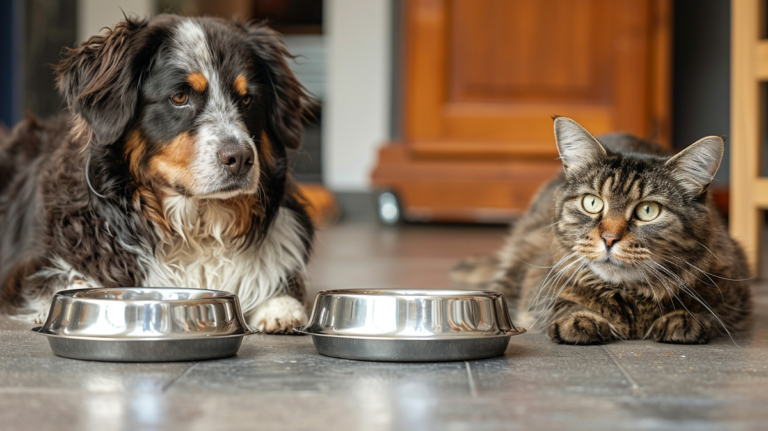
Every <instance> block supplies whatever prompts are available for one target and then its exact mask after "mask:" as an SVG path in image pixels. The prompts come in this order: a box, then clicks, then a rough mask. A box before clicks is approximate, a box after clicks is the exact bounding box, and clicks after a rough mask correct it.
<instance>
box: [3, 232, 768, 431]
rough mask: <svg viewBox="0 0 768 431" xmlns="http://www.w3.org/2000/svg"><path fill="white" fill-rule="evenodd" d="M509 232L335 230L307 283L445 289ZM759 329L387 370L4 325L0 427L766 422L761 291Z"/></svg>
mask: <svg viewBox="0 0 768 431" xmlns="http://www.w3.org/2000/svg"><path fill="white" fill-rule="evenodd" d="M504 232H505V229H503V228H500V227H495V228H494V227H472V226H405V227H401V228H396V229H388V228H381V227H378V226H376V225H373V224H370V225H364V224H361V225H340V226H337V227H335V228H332V229H330V230H328V231H326V232H321V233H320V235H319V238H318V244H317V250H316V255H315V258H314V261H313V263H312V265H311V267H310V271H311V276H312V279H313V287H312V289H313V292H314V291H317V290H321V289H330V288H353V287H358V288H359V287H381V288H383V287H403V288H441V287H450V285H449V283H448V278H447V271H448V269H449V268H450V267H451V266H452V265H453V264H454V263H455V262H456V261H457V260H458V259H459V258H461V257H463V256H465V255H468V254H484V253H489V252H491V251H493V250H495V249H497V248H498V247H499V246H500V245H501V244H502V242H503V235H504ZM761 291H762V292H763V293H761V294H760V295H759V297H758V301H757V313H756V314H757V315H756V319H755V326H754V328H753V330H751V331H750V332H748V333H745V334H739V335H738V336H737V337H736V343H738V345H739V346H740V347H737V346H736V345H735V344H734V343H733V342H731V341H730V340H729V339H727V338H721V339H718V340H716V341H715V342H713V343H712V344H709V345H705V346H676V345H664V344H656V343H653V342H648V341H631V342H620V343H614V344H610V345H606V346H590V347H572V346H558V345H555V344H552V343H551V342H550V341H549V340H548V339H547V338H546V337H545V336H543V335H541V334H530V333H529V334H526V335H524V336H520V337H515V338H513V339H512V343H511V344H510V347H509V349H508V350H507V352H506V354H505V356H503V357H499V358H495V359H489V360H482V361H470V362H458V363H456V362H454V363H437V364H391V363H366V362H355V361H345V360H338V359H333V358H327V357H323V356H319V355H317V353H316V352H315V350H314V348H313V346H312V342H311V339H309V338H307V337H298V336H254V337H251V338H247V339H246V342H245V343H244V345H243V348H242V349H241V351H240V353H239V354H238V356H237V357H234V358H230V359H225V360H218V361H210V362H199V363H167V364H114V363H97V362H82V361H73V360H68V359H63V358H58V357H55V356H53V355H52V354H51V352H50V349H49V348H48V345H47V343H46V341H45V339H43V338H42V337H37V336H33V334H31V333H30V332H29V330H28V327H27V326H26V325H21V324H19V323H16V322H13V321H10V320H7V319H5V318H3V319H2V320H0V429H4V430H6V429H7V430H17V429H34V430H47V429H51V430H53V429H56V430H67V429H73V430H75V429H76V430H107V429H201V430H214V429H227V430H241V429H242V430H253V429H269V430H281V429H284V430H320V429H334V430H354V429H359V430H388V429H408V430H411V429H412V430H430V429H435V430H438V429H439V430H446V429H448V430H472V431H475V430H496V429H499V430H508V429H565V428H573V427H577V426H578V427H580V428H583V429H610V430H615V429H673V428H674V429H686V428H690V429H697V430H698V429H702V430H709V429H760V428H762V427H763V426H764V424H765V423H766V422H765V421H766V420H768V410H766V408H765V406H766V405H768V391H766V390H765V388H766V387H768V311H767V310H768V295H766V294H765V293H764V292H765V291H766V289H765V286H761Z"/></svg>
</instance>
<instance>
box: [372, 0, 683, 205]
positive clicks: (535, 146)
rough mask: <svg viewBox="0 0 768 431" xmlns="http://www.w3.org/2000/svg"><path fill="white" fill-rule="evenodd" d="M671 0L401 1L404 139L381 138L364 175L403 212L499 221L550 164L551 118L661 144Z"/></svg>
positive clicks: (555, 165)
mask: <svg viewBox="0 0 768 431" xmlns="http://www.w3.org/2000/svg"><path fill="white" fill-rule="evenodd" d="M669 9H670V6H669V4H668V2H667V1H662V0H451V1H449V0H408V1H406V2H404V14H403V20H404V31H405V33H404V41H405V42H404V46H403V50H404V57H403V60H404V61H403V63H404V73H403V76H404V82H403V90H404V92H403V101H404V104H403V107H402V108H403V125H404V126H403V140H402V142H401V143H399V144H394V145H388V146H385V147H384V148H383V149H382V151H381V157H380V162H379V165H378V166H377V169H376V171H375V172H374V175H373V179H374V184H376V185H377V186H379V187H383V188H392V189H395V191H397V192H398V193H399V194H400V196H401V201H402V204H403V206H404V207H405V208H404V209H405V213H406V215H410V216H411V218H420V219H424V218H426V219H463V220H471V219H477V218H488V215H489V214H492V215H495V216H498V217H499V218H504V217H506V216H509V215H511V214H514V213H519V212H520V211H522V210H524V209H525V207H526V206H527V204H528V201H529V200H530V198H531V196H532V194H533V193H534V192H535V190H536V189H537V188H538V187H539V186H540V184H541V183H542V182H544V181H546V179H547V178H549V177H551V176H552V175H554V174H555V173H556V172H557V170H558V169H559V162H557V161H555V160H553V159H554V158H556V157H557V150H556V148H555V145H554V138H553V131H552V119H551V116H552V115H564V116H569V117H572V118H574V119H576V120H577V121H579V122H580V123H581V124H582V125H584V126H585V127H586V128H587V129H589V130H590V131H592V132H593V133H595V134H601V133H606V132H610V131H627V132H630V133H634V134H636V135H639V136H643V137H652V138H655V139H657V140H660V141H662V142H663V143H665V144H667V143H668V137H669V103H668V97H669V96H668V95H669V88H668V87H669V84H668V82H669V62H668V60H667V57H668V53H669V45H670V41H669ZM409 167H410V168H413V169H417V170H418V171H419V172H411V173H407V171H408V170H409ZM429 172H431V173H432V175H433V178H432V179H430V178H429V175H426V174H427V173H429ZM459 190H464V191H459ZM490 218H493V217H490Z"/></svg>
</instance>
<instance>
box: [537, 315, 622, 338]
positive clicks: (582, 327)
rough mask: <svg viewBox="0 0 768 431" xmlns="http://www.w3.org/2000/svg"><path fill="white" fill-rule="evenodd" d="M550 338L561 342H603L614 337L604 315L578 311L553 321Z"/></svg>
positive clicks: (550, 327)
mask: <svg viewBox="0 0 768 431" xmlns="http://www.w3.org/2000/svg"><path fill="white" fill-rule="evenodd" d="M549 338H551V339H552V341H554V342H555V343H561V344H603V343H607V342H609V341H611V340H612V339H613V338H614V337H613V334H612V333H611V325H610V323H608V321H607V320H606V319H605V318H604V317H602V316H599V315H597V314H595V313H591V312H585V311H578V312H575V313H571V314H569V315H567V316H563V317H561V318H559V319H557V320H555V321H554V322H552V324H551V325H549Z"/></svg>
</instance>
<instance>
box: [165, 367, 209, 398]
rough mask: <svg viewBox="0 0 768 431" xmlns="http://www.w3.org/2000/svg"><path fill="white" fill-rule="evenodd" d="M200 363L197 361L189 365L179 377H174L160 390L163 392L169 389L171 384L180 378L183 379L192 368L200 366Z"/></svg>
mask: <svg viewBox="0 0 768 431" xmlns="http://www.w3.org/2000/svg"><path fill="white" fill-rule="evenodd" d="M199 364H200V362H195V364H194V365H192V366H191V367H189V368H187V369H186V370H184V372H183V373H181V375H179V377H176V378H175V379H173V380H171V381H170V382H168V383H166V384H165V385H164V386H163V388H162V389H161V390H160V392H161V393H165V392H166V391H167V390H168V389H170V388H171V386H173V384H174V383H176V382H178V381H179V380H181V378H182V377H185V376H186V375H187V374H189V373H190V372H191V371H192V369H193V368H195V367H196V366H198V365H199Z"/></svg>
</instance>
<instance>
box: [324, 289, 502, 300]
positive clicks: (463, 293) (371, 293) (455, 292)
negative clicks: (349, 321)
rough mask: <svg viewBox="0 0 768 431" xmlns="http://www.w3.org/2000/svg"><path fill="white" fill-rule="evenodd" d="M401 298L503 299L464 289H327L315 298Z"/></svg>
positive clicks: (495, 295)
mask: <svg viewBox="0 0 768 431" xmlns="http://www.w3.org/2000/svg"><path fill="white" fill-rule="evenodd" d="M321 295H322V296H366V297H375V296H402V297H404V298H424V297H434V298H435V299H444V298H455V297H477V298H498V297H502V298H504V299H506V298H505V297H504V294H503V293H501V292H496V291H492V290H466V289H397V288H392V289H377V288H374V289H328V290H321V291H320V292H318V293H317V296H321Z"/></svg>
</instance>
